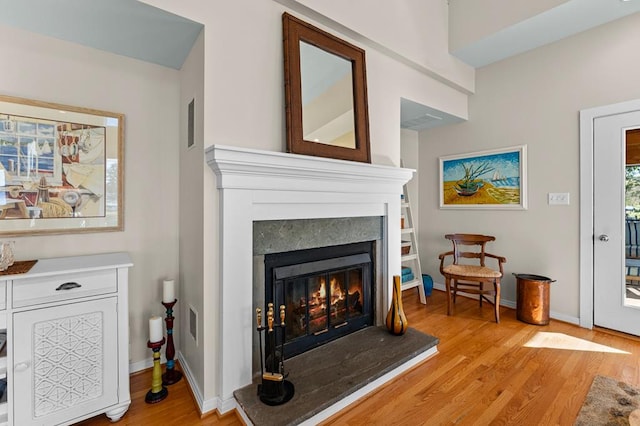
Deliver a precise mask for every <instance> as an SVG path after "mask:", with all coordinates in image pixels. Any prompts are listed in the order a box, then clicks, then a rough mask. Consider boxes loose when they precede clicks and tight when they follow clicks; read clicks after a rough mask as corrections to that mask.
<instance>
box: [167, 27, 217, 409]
mask: <svg viewBox="0 0 640 426" xmlns="http://www.w3.org/2000/svg"><path fill="white" fill-rule="evenodd" d="M203 83H204V32H203V33H201V34H200V37H198V40H197V41H196V43H195V44H194V46H193V48H192V49H191V53H190V54H189V56H188V57H187V59H186V61H185V63H184V65H183V66H182V69H181V70H180V105H179V108H180V137H179V138H178V143H179V150H180V168H179V169H180V172H179V173H180V189H179V196H178V200H179V201H178V204H179V209H180V225H179V229H180V232H179V235H180V279H179V290H180V291H179V294H178V298H179V300H178V306H179V311H178V313H177V314H174V316H175V317H176V318H178V320H177V323H176V327H177V328H178V330H179V332H178V333H177V337H178V339H179V342H180V345H179V348H180V353H181V355H182V358H181V361H182V362H183V364H185V365H183V367H185V368H186V369H188V370H189V371H190V372H191V373H192V374H193V379H194V380H195V381H196V383H197V385H196V386H197V387H198V389H197V390H194V391H195V392H196V393H198V392H201V390H202V389H204V381H203V379H204V377H205V369H206V368H207V366H209V368H211V365H212V363H215V357H213V358H211V360H210V362H205V359H204V348H205V347H206V344H207V343H206V342H205V341H204V339H203V330H205V323H206V322H205V321H207V318H208V317H211V316H212V313H210V312H207V311H205V309H204V300H205V297H204V295H205V291H204V290H205V289H204V286H203V284H202V283H203V282H204V279H203V273H204V258H203V251H202V247H203V245H204V237H203V233H202V229H203V226H204V225H203V223H204V215H205V212H204V206H203V200H204V197H203V192H204V189H203V186H204V184H203V181H202V174H203V172H204V167H205V164H204V161H203V157H204V135H203V123H204V109H203V105H204V104H203V99H204V86H203ZM192 100H193V101H194V144H193V146H191V147H187V134H188V121H187V120H188V106H189V103H190V102H191V101H192ZM213 261H214V262H215V259H214V260H213ZM190 309H192V310H193V311H194V312H195V314H196V316H197V322H196V339H197V340H196V339H194V338H193V337H192V335H191V331H190V313H189V310H190ZM210 352H211V351H210ZM214 365H215V364H214ZM199 396H201V395H199Z"/></svg>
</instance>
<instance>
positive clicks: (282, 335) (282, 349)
mask: <svg viewBox="0 0 640 426" xmlns="http://www.w3.org/2000/svg"><path fill="white" fill-rule="evenodd" d="M284 340H285V330H284V305H280V373H282V375H283V376H284V375H285V374H284Z"/></svg>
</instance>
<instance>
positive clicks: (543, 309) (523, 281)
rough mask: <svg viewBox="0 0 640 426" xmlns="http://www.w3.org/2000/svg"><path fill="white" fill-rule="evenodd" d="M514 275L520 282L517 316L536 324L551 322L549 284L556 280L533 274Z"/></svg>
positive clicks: (521, 319)
mask: <svg viewBox="0 0 640 426" xmlns="http://www.w3.org/2000/svg"><path fill="white" fill-rule="evenodd" d="M513 275H514V276H515V277H516V280H517V282H518V299H517V304H516V316H517V318H518V319H519V320H520V321H523V322H526V323H529V324H534V325H547V324H549V292H550V287H549V284H551V283H552V282H555V280H552V279H551V278H547V277H543V276H540V275H533V274H515V273H514V274H513Z"/></svg>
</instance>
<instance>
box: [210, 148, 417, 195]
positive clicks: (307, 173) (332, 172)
mask: <svg viewBox="0 0 640 426" xmlns="http://www.w3.org/2000/svg"><path fill="white" fill-rule="evenodd" d="M206 157H207V163H208V164H209V166H210V167H211V169H212V170H213V171H214V172H215V174H216V176H217V177H218V180H217V185H218V189H224V188H237V189H283V188H284V187H283V186H282V179H287V180H288V185H287V187H286V188H287V189H288V190H296V189H301V190H308V191H313V190H318V191H326V190H327V189H330V190H334V191H337V192H359V193H361V192H362V191H364V192H380V191H381V190H382V191H385V190H393V191H395V190H396V188H397V185H400V186H402V185H403V184H404V183H406V182H407V181H409V180H410V179H411V177H412V176H413V173H414V170H412V169H405V168H399V167H391V166H382V165H376V164H367V163H359V162H355V161H344V160H334V159H330V158H322V157H311V156H307V155H298V154H289V153H282V152H273V151H260V150H255V149H248V148H238V147H231V146H223V145H213V146H211V147H209V148H208V149H207V150H206ZM327 185H329V188H328V187H327ZM391 188H393V189H391Z"/></svg>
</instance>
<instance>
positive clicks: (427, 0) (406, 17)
mask: <svg viewBox="0 0 640 426" xmlns="http://www.w3.org/2000/svg"><path fill="white" fill-rule="evenodd" d="M293 1H297V2H298V3H300V4H302V5H305V6H307V7H309V8H311V9H313V10H315V11H316V12H318V13H320V14H322V15H324V16H326V17H329V18H330V19H331V20H334V21H336V22H337V23H339V24H341V25H344V26H345V27H347V28H349V29H350V30H352V31H353V32H355V33H357V34H358V35H361V36H362V37H363V38H364V39H367V40H370V41H371V42H373V44H375V45H377V46H379V47H380V48H382V49H387V50H389V51H390V52H393V54H395V55H399V56H401V57H403V58H406V59H407V60H409V61H412V62H414V63H415V64H416V65H418V66H421V67H424V69H426V70H429V71H432V72H433V73H434V74H437V75H439V76H441V77H443V78H444V79H446V80H449V82H450V83H451V84H454V85H458V86H459V87H461V88H464V90H468V91H469V92H473V88H474V70H473V68H472V67H470V66H469V65H467V64H465V63H463V62H462V61H460V60H459V59H457V58H455V57H453V56H451V55H450V54H449V18H448V16H449V6H448V2H447V1H446V0H402V1H393V2H389V1H387V0H350V1H348V2H345V1H343V0H290V2H293ZM367 54H368V52H367Z"/></svg>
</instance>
